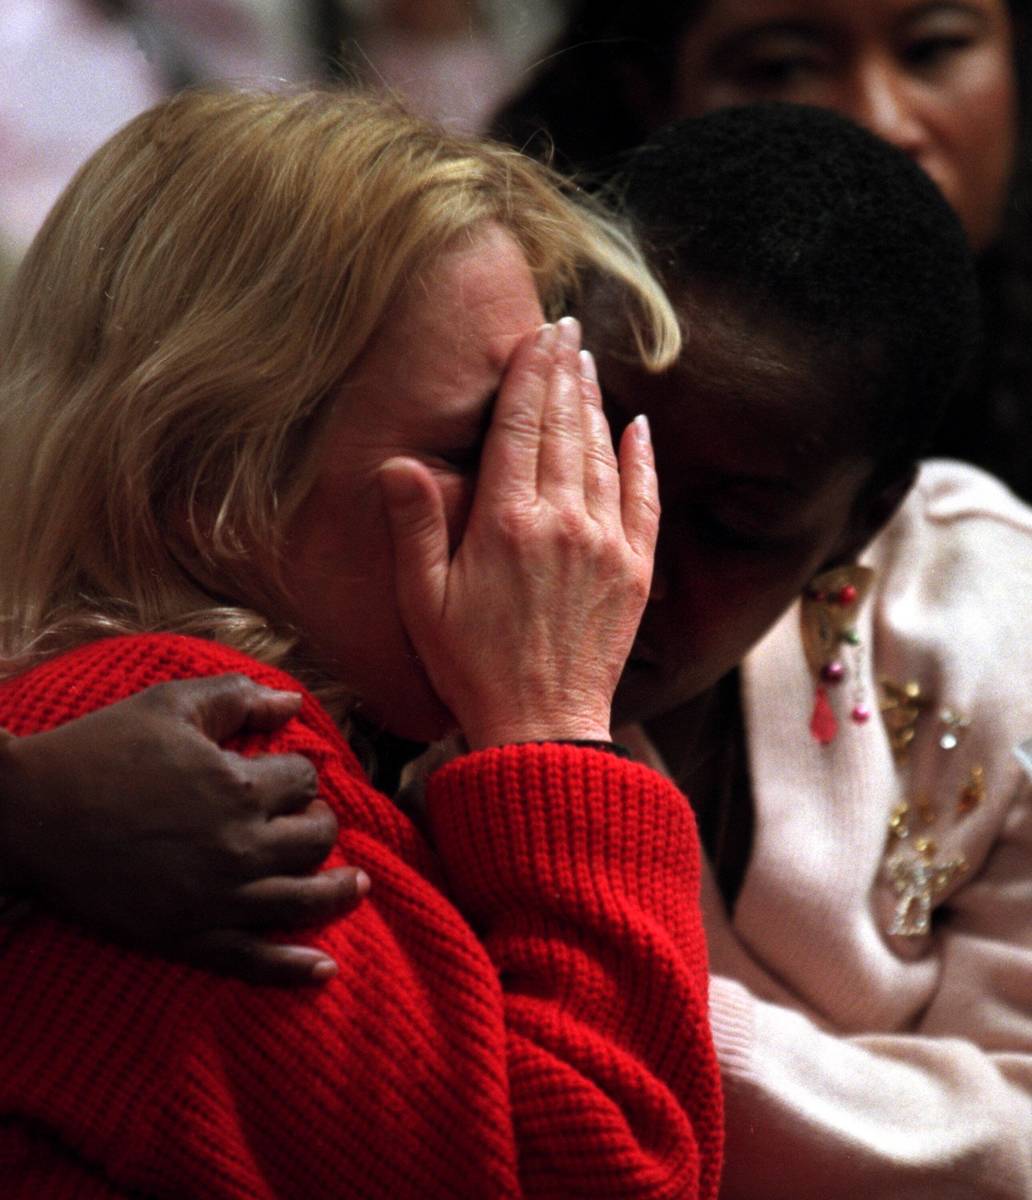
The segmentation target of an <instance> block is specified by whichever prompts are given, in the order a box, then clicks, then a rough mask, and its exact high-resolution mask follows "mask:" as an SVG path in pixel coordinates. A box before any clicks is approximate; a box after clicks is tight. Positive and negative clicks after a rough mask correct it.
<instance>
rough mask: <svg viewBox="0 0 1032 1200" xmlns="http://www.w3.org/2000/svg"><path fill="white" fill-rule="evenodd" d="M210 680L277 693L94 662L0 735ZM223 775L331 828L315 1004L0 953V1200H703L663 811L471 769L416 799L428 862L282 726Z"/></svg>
mask: <svg viewBox="0 0 1032 1200" xmlns="http://www.w3.org/2000/svg"><path fill="white" fill-rule="evenodd" d="M229 670H233V671H243V672H245V673H247V674H248V675H250V676H252V677H253V678H254V679H257V680H259V681H261V682H262V683H267V684H270V685H272V686H275V687H286V688H294V689H295V690H296V689H297V688H298V685H297V684H296V682H295V681H293V680H292V679H290V678H289V677H288V676H285V675H283V674H282V673H280V672H278V671H275V670H272V669H271V668H269V667H266V666H263V665H260V664H258V663H256V662H253V661H252V660H250V659H248V658H245V657H243V656H242V655H240V654H238V653H236V652H234V651H231V650H228V649H226V648H225V647H222V646H218V645H215V644H212V643H208V642H203V641H198V640H195V639H192V638H184V637H176V636H170V635H154V636H146V637H133V638H117V639H111V640H108V641H101V642H96V643H93V644H91V645H89V646H86V647H83V648H81V649H79V650H76V651H74V652H72V653H70V654H66V655H63V656H61V657H60V658H57V659H55V660H53V661H51V662H48V663H46V664H44V665H43V666H40V667H38V668H36V669H35V670H33V671H31V672H28V673H26V674H25V675H23V676H21V677H19V678H17V679H14V680H11V681H9V682H7V683H6V684H4V685H3V686H2V687H0V725H3V726H6V727H7V728H8V729H10V730H12V732H15V733H29V732H32V731H35V730H43V729H47V728H51V727H53V726H55V725H59V724H61V723H62V722H63V721H67V720H69V719H71V718H73V717H77V716H79V715H81V714H84V713H86V712H89V711H91V710H92V709H95V708H99V707H101V706H102V705H106V704H109V703H111V702H112V701H115V700H118V699H120V698H122V697H124V696H127V695H129V694H131V693H133V692H136V691H139V690H140V689H142V688H144V687H146V686H147V685H149V684H152V683H155V682H158V681H160V680H168V679H177V678H183V677H187V676H200V675H212V674H218V673H221V672H223V671H229ZM242 748H243V749H244V751H245V752H246V753H260V752H264V751H299V752H301V753H303V754H306V755H308V757H309V758H311V759H312V761H313V762H314V763H315V765H316V767H317V769H318V771H319V776H320V779H321V786H322V792H323V794H324V795H325V796H326V798H327V800H328V801H329V803H330V804H331V805H332V806H333V807H334V809H335V811H336V813H337V816H338V817H339V819H340V823H341V835H340V841H339V845H338V847H337V849H336V850H335V851H334V852H333V854H332V855H331V858H330V860H329V862H328V865H331V866H332V865H340V864H342V863H355V864H359V865H361V866H363V867H364V868H365V869H366V870H367V871H368V873H369V875H370V876H371V878H372V880H373V890H372V893H371V894H370V897H369V898H368V899H367V901H366V902H365V903H364V904H363V905H362V906H361V907H360V908H359V909H358V910H357V911H356V912H355V913H353V914H352V915H350V916H348V917H346V918H344V919H342V920H340V921H338V922H336V923H334V924H332V925H331V926H329V927H328V928H326V929H324V930H322V931H319V932H318V933H313V934H311V941H312V942H313V943H314V944H318V945H320V946H322V947H324V948H325V949H326V950H327V951H328V952H329V953H330V954H332V955H333V956H334V957H335V958H336V959H337V960H338V961H339V963H340V967H341V970H340V974H339V975H338V976H337V977H336V978H335V979H334V980H332V981H331V982H330V983H328V984H326V985H325V986H323V987H321V988H317V989H300V990H294V991H288V990H282V989H277V988H271V987H253V986H248V985H247V984H244V983H241V982H238V981H235V980H230V979H221V978H216V977H213V976H210V975H207V974H205V973H204V972H202V971H199V970H195V969H193V968H190V967H187V966H183V965H179V964H175V963H169V962H165V961H162V960H161V959H158V958H153V957H150V956H148V955H146V954H143V953H137V952H134V951H131V950H127V949H123V948H121V947H118V946H114V945H109V944H107V943H105V942H103V941H99V940H97V939H95V938H93V937H91V936H90V935H89V934H88V933H86V932H84V931H82V930H79V929H77V928H75V927H73V926H71V925H69V924H65V923H62V922H60V921H58V920H56V919H52V918H50V917H47V916H44V915H36V916H34V917H32V918H30V919H29V920H28V921H26V922H24V923H23V924H21V925H18V926H14V927H11V928H8V929H0V1194H2V1195H3V1196H4V1197H7V1198H13V1197H25V1198H28V1197H31V1198H32V1200H41V1198H56V1197H64V1196H67V1197H75V1200H84V1198H88V1197H94V1196H96V1197H111V1196H128V1195H132V1196H137V1195H143V1196H166V1197H175V1198H177V1200H180V1198H183V1197H203V1198H205V1200H208V1198H222V1197H235V1198H236V1197H249V1198H250V1197H288V1196H296V1197H304V1198H305V1200H313V1198H318V1197H385V1198H390V1200H400V1198H403V1197H413V1198H419V1200H427V1198H430V1197H438V1196H440V1197H449V1198H455V1197H469V1198H471V1200H474V1198H475V1200H495V1198H500V1197H515V1196H550V1197H557V1198H559V1197H561V1198H563V1200H569V1198H570V1197H576V1196H584V1197H591V1198H592V1200H598V1198H600V1197H613V1196H620V1197H630V1196H634V1197H648V1198H649V1200H660V1198H662V1197H671V1198H673V1197H676V1198H677V1200H685V1198H690V1197H696V1196H706V1197H710V1196H713V1195H715V1193H716V1188H717V1176H718V1170H719V1160H720V1147H721V1108H720V1093H719V1082H718V1075H717V1066H716V1061H715V1058H714V1055H713V1050H712V1047H711V1043H710V1036H709V1032H708V1028H707V1011H706V998H707V976H706V954H705V946H704V942H703V934H702V928H701V924H700V917H699V908H698V903H697V893H698V848H697V843H696V837H695V831H694V825H693V820H692V816H691V813H690V810H689V807H688V805H687V804H686V802H685V800H684V798H683V797H682V796H681V795H680V793H678V792H677V791H676V790H675V789H674V788H673V787H671V786H670V785H669V784H668V783H666V782H665V781H664V780H663V779H661V778H660V776H659V775H657V774H655V773H653V772H652V771H649V770H648V769H646V768H644V767H642V766H639V765H637V764H634V763H629V762H624V761H622V760H620V759H618V758H616V757H614V756H612V755H608V754H605V753H601V752H598V751H595V750H590V749H580V748H574V747H568V746H561V745H544V746H519V747H511V746H510V747H504V748H500V749H492V750H484V751H480V752H478V753H474V754H470V755H467V756H465V757H463V758H460V759H458V760H456V761H454V762H452V763H451V764H449V765H448V766H446V767H444V768H442V769H441V770H439V771H438V772H437V773H436V774H435V775H434V776H433V778H432V779H431V781H430V785H429V788H428V819H429V828H430V831H431V836H432V838H433V842H434V846H435V849H436V854H434V853H431V850H430V848H429V846H428V844H427V842H426V841H425V840H423V838H422V837H421V836H420V835H419V833H418V832H417V831H416V830H415V828H414V827H413V826H412V825H411V823H410V822H409V821H408V820H407V819H406V818H405V817H404V816H403V815H402V814H401V813H400V812H399V811H398V809H397V808H396V807H395V806H394V805H393V804H392V803H391V801H390V800H389V799H388V798H387V797H385V796H384V795H382V794H380V793H378V792H377V791H375V790H374V789H373V788H372V787H371V786H370V785H369V783H368V782H367V780H366V779H365V777H364V775H363V773H362V771H361V769H360V767H359V765H358V763H357V762H356V760H355V758H354V756H353V755H352V753H351V751H350V749H349V748H348V746H347V744H346V743H345V742H344V741H343V740H342V738H341V736H340V734H339V733H338V731H337V730H336V728H335V727H334V725H333V724H332V722H331V721H330V719H329V717H328V716H327V715H326V713H325V712H324V710H322V709H321V708H320V707H319V705H318V704H317V703H316V702H315V701H314V700H312V699H311V698H310V697H306V698H305V702H304V707H303V709H302V711H301V714H300V716H298V717H297V718H295V719H294V720H292V721H291V722H290V723H289V725H288V726H287V727H286V728H285V729H284V730H282V731H281V732H279V733H277V734H275V735H271V736H270V735H263V736H254V737H249V738H247V739H246V741H245V743H244V744H243V747H242ZM142 802H145V797H141V803H142ZM55 836H60V831H55ZM474 930H475V931H476V932H474Z"/></svg>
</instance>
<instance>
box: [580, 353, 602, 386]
mask: <svg viewBox="0 0 1032 1200" xmlns="http://www.w3.org/2000/svg"><path fill="white" fill-rule="evenodd" d="M578 357H579V358H580V371H581V376H582V377H583V378H584V379H586V380H587V381H588V383H594V384H597V383H598V368H597V367H596V366H595V356H594V354H592V353H591V351H590V350H582V351H581V352H580V354H579V356H578Z"/></svg>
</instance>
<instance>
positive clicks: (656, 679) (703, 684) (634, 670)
mask: <svg viewBox="0 0 1032 1200" xmlns="http://www.w3.org/2000/svg"><path fill="white" fill-rule="evenodd" d="M718 678H719V676H718ZM715 682H716V679H703V678H701V677H700V675H699V674H698V673H696V672H691V673H688V672H686V673H684V674H679V675H677V676H670V675H668V674H667V673H666V672H665V671H664V670H663V669H662V668H661V667H658V666H656V665H655V664H653V663H648V662H644V661H641V660H635V659H631V660H630V661H629V662H628V664H627V666H626V667H625V668H624V672H623V674H622V675H621V676H620V683H619V685H618V686H617V689H616V695H615V696H614V697H613V725H614V726H620V725H630V724H640V723H641V722H642V721H650V720H653V719H654V718H656V717H661V716H663V715H664V714H666V713H669V712H673V711H674V709H676V708H680V706H681V705H682V704H687V703H688V702H689V701H691V700H694V699H695V698H696V697H697V696H699V695H701V694H702V693H703V692H704V691H706V689H707V688H708V687H710V686H712V684H713V683H715Z"/></svg>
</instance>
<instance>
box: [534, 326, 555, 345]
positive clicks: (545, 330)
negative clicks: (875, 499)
mask: <svg viewBox="0 0 1032 1200" xmlns="http://www.w3.org/2000/svg"><path fill="white" fill-rule="evenodd" d="M537 344H538V347H539V349H541V350H551V349H552V347H553V346H554V345H555V326H554V325H542V326H541V328H540V329H539V330H538V335H537Z"/></svg>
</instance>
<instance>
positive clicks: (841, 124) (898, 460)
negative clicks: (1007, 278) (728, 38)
mask: <svg viewBox="0 0 1032 1200" xmlns="http://www.w3.org/2000/svg"><path fill="white" fill-rule="evenodd" d="M613 186H614V189H615V191H616V194H617V195H618V198H619V200H620V202H621V203H622V204H623V206H624V207H625V209H626V210H627V212H628V213H629V215H630V217H631V219H632V221H633V223H634V224H635V225H636V227H637V229H638V233H639V236H640V237H641V238H642V240H643V242H644V243H645V244H646V246H648V247H649V249H650V253H651V256H652V259H653V264H654V266H655V268H656V269H657V271H658V272H659V274H660V275H661V277H662V278H663V279H664V281H665V283H666V285H667V287H668V288H669V290H670V292H671V295H672V296H673V297H674V299H675V302H676V299H677V296H678V294H679V293H680V294H681V295H682V296H684V294H685V293H686V292H687V294H688V295H691V292H692V285H693V281H695V282H697V283H699V284H700V285H704V286H705V288H706V290H707V293H708V294H712V292H713V290H714V289H716V291H717V294H718V295H720V296H721V297H722V298H724V299H726V300H728V301H730V303H731V305H732V308H735V309H737V310H738V311H742V312H744V313H748V314H749V315H750V317H751V318H753V319H754V321H755V320H757V319H758V320H759V323H760V325H761V327H762V326H763V323H764V322H765V321H767V322H768V323H769V324H770V326H771V328H772V330H773V331H775V333H776V331H777V330H778V329H779V328H780V329H783V330H784V329H788V330H792V331H795V332H798V333H801V334H802V336H803V337H804V339H805V340H806V343H807V344H808V345H809V346H811V347H813V348H814V350H815V355H814V356H813V358H814V361H816V362H817V363H818V364H819V367H818V369H819V371H820V372H821V373H822V375H823V373H824V372H825V371H827V375H826V378H827V379H828V380H829V381H835V383H836V386H847V387H849V389H850V393H851V399H852V398H855V399H856V400H857V401H858V402H859V403H862V404H864V405H865V410H864V411H865V414H869V418H870V419H869V421H868V422H867V428H868V430H869V436H870V438H871V442H870V449H871V451H872V453H873V454H874V455H875V457H876V458H877V460H878V462H879V464H880V466H881V467H882V468H883V470H882V471H880V472H879V474H883V473H884V471H885V470H893V471H895V470H903V469H906V468H907V467H908V466H909V465H910V464H911V463H912V462H913V460H914V459H915V458H917V457H918V456H919V455H920V453H921V451H922V449H923V447H924V446H925V444H926V442H927V439H928V438H929V436H930V435H931V433H932V432H933V431H934V428H935V424H936V420H937V418H938V416H939V414H940V413H941V411H942V409H943V407H944V405H945V403H946V402H947V401H948V400H949V398H950V396H951V395H952V394H953V392H954V391H955V390H956V389H957V388H958V387H959V385H960V384H961V382H962V381H963V378H964V376H965V373H966V371H967V370H968V368H969V366H970V363H971V359H972V356H973V352H974V349H975V347H976V345H977V340H978V329H979V321H978V287H977V283H976V279H975V272H974V264H973V260H972V257H971V254H970V251H969V250H968V247H967V243H966V240H965V237H964V232H963V230H962V228H961V226H960V224H959V222H958V221H957V219H956V217H955V216H954V214H953V212H952V210H951V209H950V207H949V205H948V204H947V202H946V201H945V199H944V198H943V196H942V195H941V193H940V192H939V190H938V188H937V187H936V186H935V185H934V184H933V183H932V182H931V181H930V180H929V179H928V177H927V176H926V175H925V173H924V172H923V171H922V170H921V169H920V168H919V167H918V166H917V165H916V164H915V163H914V162H912V161H911V160H910V159H908V158H907V157H906V156H905V155H904V154H903V153H901V152H900V151H899V150H897V149H895V148H893V147H892V146H890V145H888V143H886V142H883V141H882V140H881V139H879V138H877V137H875V136H873V135H872V134H870V133H868V132H867V131H865V130H863V129H861V128H860V127H859V126H857V125H855V124H853V123H852V122H851V121H849V120H847V119H846V118H844V117H841V116H839V115H837V114H835V113H832V112H829V111H827V110H825V109H818V108H811V107H809V106H805V105H796V104H783V103H764V104H755V105H749V106H747V107H740V108H729V109H722V110H720V111H718V112H714V113H710V114H708V115H706V116H703V117H698V118H693V119H688V120H683V121H678V122H675V123H674V124H672V125H668V126H666V127H665V128H663V129H661V130H660V131H658V132H657V133H655V134H654V135H652V136H651V137H650V138H649V139H648V141H646V142H645V143H644V145H642V146H641V147H640V148H639V149H638V150H636V151H634V152H632V154H631V155H630V156H629V157H628V159H627V160H625V163H624V165H623V168H622V170H621V172H620V174H619V176H618V177H617V179H616V180H614V184H613ZM850 411H853V412H856V411H857V410H856V409H852V410H850ZM858 436H862V434H861V433H860V432H859V431H858Z"/></svg>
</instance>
